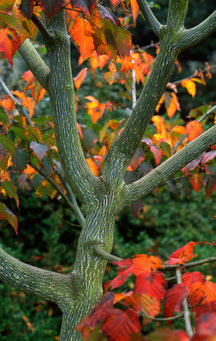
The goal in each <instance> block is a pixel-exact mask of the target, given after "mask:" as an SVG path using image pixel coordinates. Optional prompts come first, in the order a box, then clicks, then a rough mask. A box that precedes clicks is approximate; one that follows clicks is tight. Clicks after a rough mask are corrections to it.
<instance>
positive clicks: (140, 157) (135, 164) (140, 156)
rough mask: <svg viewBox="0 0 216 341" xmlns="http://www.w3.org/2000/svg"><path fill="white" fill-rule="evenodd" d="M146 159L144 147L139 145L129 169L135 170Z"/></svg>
mask: <svg viewBox="0 0 216 341" xmlns="http://www.w3.org/2000/svg"><path fill="white" fill-rule="evenodd" d="M144 159H145V155H144V152H143V150H142V148H140V147H138V149H137V151H136V154H135V155H134V157H133V159H132V161H131V163H130V165H129V167H128V169H127V170H129V171H135V170H136V169H137V168H138V167H139V165H140V163H141V162H142V161H143V160H144Z"/></svg>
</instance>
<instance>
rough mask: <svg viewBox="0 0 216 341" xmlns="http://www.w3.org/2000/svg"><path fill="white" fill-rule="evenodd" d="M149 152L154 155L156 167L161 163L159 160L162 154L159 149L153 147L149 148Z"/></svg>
mask: <svg viewBox="0 0 216 341" xmlns="http://www.w3.org/2000/svg"><path fill="white" fill-rule="evenodd" d="M150 150H151V152H152V154H153V155H154V159H155V164H156V166H158V165H159V164H160V163H161V160H162V158H163V152H162V150H161V149H160V148H159V147H157V146H154V145H152V146H151V147H150Z"/></svg>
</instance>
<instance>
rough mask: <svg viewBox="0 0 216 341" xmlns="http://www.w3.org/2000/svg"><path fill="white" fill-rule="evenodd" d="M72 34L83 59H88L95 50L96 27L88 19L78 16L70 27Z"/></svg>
mask: <svg viewBox="0 0 216 341" xmlns="http://www.w3.org/2000/svg"><path fill="white" fill-rule="evenodd" d="M68 31H69V33H70V36H71V37H72V39H74V41H75V42H76V44H77V45H78V46H79V49H80V54H81V55H82V57H83V60H85V59H87V58H88V57H89V56H90V55H91V54H92V52H93V51H94V50H95V46H94V38H93V34H94V29H93V28H92V25H91V24H90V23H89V21H88V20H86V19H84V18H77V19H76V20H75V21H74V23H73V24H72V25H70V26H69V29H68Z"/></svg>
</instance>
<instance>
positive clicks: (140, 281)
mask: <svg viewBox="0 0 216 341" xmlns="http://www.w3.org/2000/svg"><path fill="white" fill-rule="evenodd" d="M134 291H135V292H137V293H138V294H140V295H141V294H148V295H149V296H152V297H155V298H157V299H158V300H159V301H161V300H162V299H163V298H164V295H165V292H166V280H165V277H164V274H163V273H162V272H152V273H148V272H146V273H143V274H141V275H139V276H137V278H136V284H135V289H134Z"/></svg>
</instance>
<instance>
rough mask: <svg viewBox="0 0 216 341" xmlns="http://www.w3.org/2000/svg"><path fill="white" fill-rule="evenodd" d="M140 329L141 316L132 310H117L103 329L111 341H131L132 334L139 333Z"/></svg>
mask: <svg viewBox="0 0 216 341" xmlns="http://www.w3.org/2000/svg"><path fill="white" fill-rule="evenodd" d="M140 329H141V326H140V323H139V316H138V314H137V313H136V312H135V311H133V310H132V309H128V310H126V311H122V310H119V309H115V310H114V311H113V312H112V313H110V314H109V315H108V316H107V318H106V320H105V323H104V324H103V325H102V327H101V330H102V331H103V333H104V334H105V335H106V336H107V338H108V339H109V340H110V341H111V340H112V341H130V340H131V339H130V337H131V334H133V333H139V331H140Z"/></svg>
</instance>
